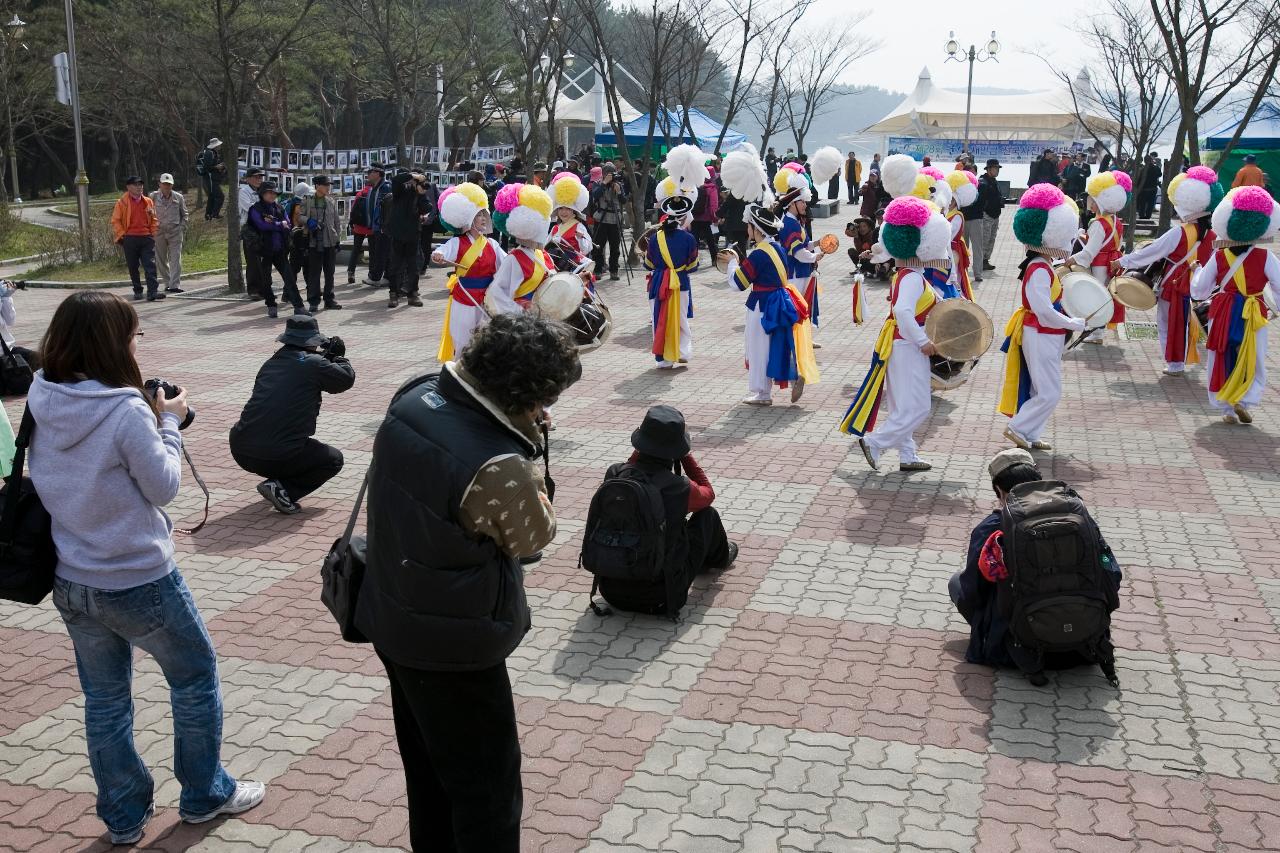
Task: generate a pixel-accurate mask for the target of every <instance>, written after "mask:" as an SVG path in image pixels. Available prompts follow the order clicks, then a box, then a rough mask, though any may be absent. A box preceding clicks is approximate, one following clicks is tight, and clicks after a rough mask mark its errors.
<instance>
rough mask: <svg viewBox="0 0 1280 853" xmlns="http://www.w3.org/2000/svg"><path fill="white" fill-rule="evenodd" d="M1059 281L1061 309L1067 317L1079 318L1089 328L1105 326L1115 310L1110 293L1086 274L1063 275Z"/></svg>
mask: <svg viewBox="0 0 1280 853" xmlns="http://www.w3.org/2000/svg"><path fill="white" fill-rule="evenodd" d="M1059 279H1060V280H1061V281H1062V309H1063V311H1064V312H1065V313H1066V314H1067V315H1068V316H1071V317H1079V318H1081V319H1082V320H1084V322H1085V325H1086V326H1089V327H1095V326H1103V325H1106V323H1107V321H1109V320H1110V319H1111V313H1112V312H1113V311H1114V310H1115V306H1114V305H1112V303H1111V292H1110V291H1108V290H1107V289H1106V288H1105V287H1103V286H1102V285H1101V284H1099V283H1098V280H1097V279H1096V278H1094V277H1093V275H1092V274H1091V273H1087V272H1069V273H1064V274H1063V275H1061V276H1059Z"/></svg>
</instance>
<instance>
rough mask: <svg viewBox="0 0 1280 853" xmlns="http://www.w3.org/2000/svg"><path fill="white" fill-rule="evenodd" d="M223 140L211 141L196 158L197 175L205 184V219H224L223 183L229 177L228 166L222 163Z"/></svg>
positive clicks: (214, 139)
mask: <svg viewBox="0 0 1280 853" xmlns="http://www.w3.org/2000/svg"><path fill="white" fill-rule="evenodd" d="M221 148H222V140H221V139H219V138H218V137H216V136H215V137H213V138H212V139H210V140H209V141H208V142H207V143H206V144H205V146H204V148H203V149H201V151H200V153H199V155H197V156H196V174H197V175H199V176H200V180H201V181H203V182H204V195H205V198H206V201H205V205H204V218H205V219H221V218H222V182H223V181H224V180H225V179H226V177H227V165H226V164H225V163H223V162H222V152H221V150H220V149H221Z"/></svg>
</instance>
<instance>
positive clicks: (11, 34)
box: [3, 12, 27, 201]
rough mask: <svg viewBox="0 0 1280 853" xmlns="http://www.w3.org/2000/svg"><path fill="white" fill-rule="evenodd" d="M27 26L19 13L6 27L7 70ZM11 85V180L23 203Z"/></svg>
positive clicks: (7, 101) (8, 122)
mask: <svg viewBox="0 0 1280 853" xmlns="http://www.w3.org/2000/svg"><path fill="white" fill-rule="evenodd" d="M26 26H27V22H26V21H24V20H22V19H21V18H19V17H18V13H17V12H14V13H13V20H12V21H10V22H9V23H7V24H5V25H4V28H5V37H4V45H3V46H4V50H5V63H4V64H5V68H6V69H8V67H9V63H10V62H12V61H13V57H12V56H11V55H10V52H12V51H15V50H16V49H17V45H18V43H19V42H20V41H21V40H22V31H23V29H24V28H25V27H26ZM8 90H9V85H8V82H7V81H6V83H5V96H4V121H5V128H6V129H7V130H8V139H7V140H6V144H7V145H8V146H9V180H10V181H12V182H13V200H14V201H21V199H22V190H21V189H19V188H18V149H17V148H15V147H14V141H13V104H12V102H11V101H10V97H11V96H10V94H9V92H8Z"/></svg>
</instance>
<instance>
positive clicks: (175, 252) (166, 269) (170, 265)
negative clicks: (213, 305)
mask: <svg viewBox="0 0 1280 853" xmlns="http://www.w3.org/2000/svg"><path fill="white" fill-rule="evenodd" d="M151 202H152V204H154V205H155V209H156V271H157V272H159V274H160V283H161V284H163V285H164V290H165V293H181V292H182V288H181V287H179V286H178V285H179V284H180V283H181V282H182V235H183V233H184V232H185V231H186V228H187V202H186V200H185V199H183V197H182V193H180V192H175V191H174V189H173V175H171V174H169V173H168V172H165V173H164V174H163V175H161V176H160V189H158V190H155V191H154V192H152V193H151Z"/></svg>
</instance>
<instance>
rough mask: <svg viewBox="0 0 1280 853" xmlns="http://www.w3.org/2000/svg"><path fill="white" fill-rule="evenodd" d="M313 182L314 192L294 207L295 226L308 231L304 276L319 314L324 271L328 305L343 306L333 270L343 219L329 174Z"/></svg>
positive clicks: (311, 302)
mask: <svg viewBox="0 0 1280 853" xmlns="http://www.w3.org/2000/svg"><path fill="white" fill-rule="evenodd" d="M312 183H313V184H314V185H315V189H314V190H313V192H312V194H311V195H308V196H304V197H303V199H302V200H301V201H300V202H298V204H297V205H296V206H295V207H294V208H293V227H294V228H295V229H303V231H304V233H305V235H306V241H307V251H306V265H305V267H304V277H305V278H306V282H307V303H308V305H309V307H310V308H311V313H312V314H315V313H316V312H318V311H319V310H320V297H321V289H320V277H321V275H323V276H324V291H323V296H324V307H325V309H326V310H329V311H337V310H339V309H341V308H342V306H341V305H339V304H338V300H337V297H335V296H334V294H333V274H334V268H335V267H336V265H337V259H338V243H339V240H340V238H339V233H340V231H341V228H342V221H341V220H340V219H339V217H338V206H337V205H336V204H334V202H333V199H331V198H329V176H328V175H319V176H317V177H316V179H315V180H314V181H312Z"/></svg>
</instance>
